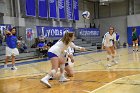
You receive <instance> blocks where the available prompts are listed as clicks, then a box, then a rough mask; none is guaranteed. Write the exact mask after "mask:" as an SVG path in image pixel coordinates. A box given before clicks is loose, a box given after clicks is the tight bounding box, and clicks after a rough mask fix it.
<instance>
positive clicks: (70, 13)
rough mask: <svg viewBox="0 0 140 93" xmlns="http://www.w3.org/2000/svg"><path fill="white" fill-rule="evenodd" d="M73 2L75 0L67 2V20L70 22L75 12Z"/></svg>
mask: <svg viewBox="0 0 140 93" xmlns="http://www.w3.org/2000/svg"><path fill="white" fill-rule="evenodd" d="M72 2H73V0H66V14H67V19H69V20H73V17H72V10H73V7H72Z"/></svg>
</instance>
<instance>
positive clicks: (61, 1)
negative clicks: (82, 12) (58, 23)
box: [58, 0, 66, 19]
mask: <svg viewBox="0 0 140 93" xmlns="http://www.w3.org/2000/svg"><path fill="white" fill-rule="evenodd" d="M58 9H59V18H60V19H64V18H66V16H65V15H66V14H65V1H64V0H58Z"/></svg>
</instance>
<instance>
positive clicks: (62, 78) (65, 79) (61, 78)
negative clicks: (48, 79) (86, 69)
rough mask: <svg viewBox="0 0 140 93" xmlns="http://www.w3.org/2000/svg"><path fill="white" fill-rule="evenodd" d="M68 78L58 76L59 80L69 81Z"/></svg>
mask: <svg viewBox="0 0 140 93" xmlns="http://www.w3.org/2000/svg"><path fill="white" fill-rule="evenodd" d="M69 80H70V79H67V78H66V77H60V80H59V82H67V81H69Z"/></svg>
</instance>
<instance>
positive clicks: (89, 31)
mask: <svg viewBox="0 0 140 93" xmlns="http://www.w3.org/2000/svg"><path fill="white" fill-rule="evenodd" d="M78 34H79V36H81V37H92V36H100V31H99V29H98V28H79V29H78Z"/></svg>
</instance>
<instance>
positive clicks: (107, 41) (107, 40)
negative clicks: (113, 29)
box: [102, 32, 116, 47]
mask: <svg viewBox="0 0 140 93" xmlns="http://www.w3.org/2000/svg"><path fill="white" fill-rule="evenodd" d="M113 40H114V41H116V33H113V34H112V35H110V34H109V32H107V33H106V34H105V35H104V38H103V41H102V44H103V45H104V46H106V47H110V46H113Z"/></svg>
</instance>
